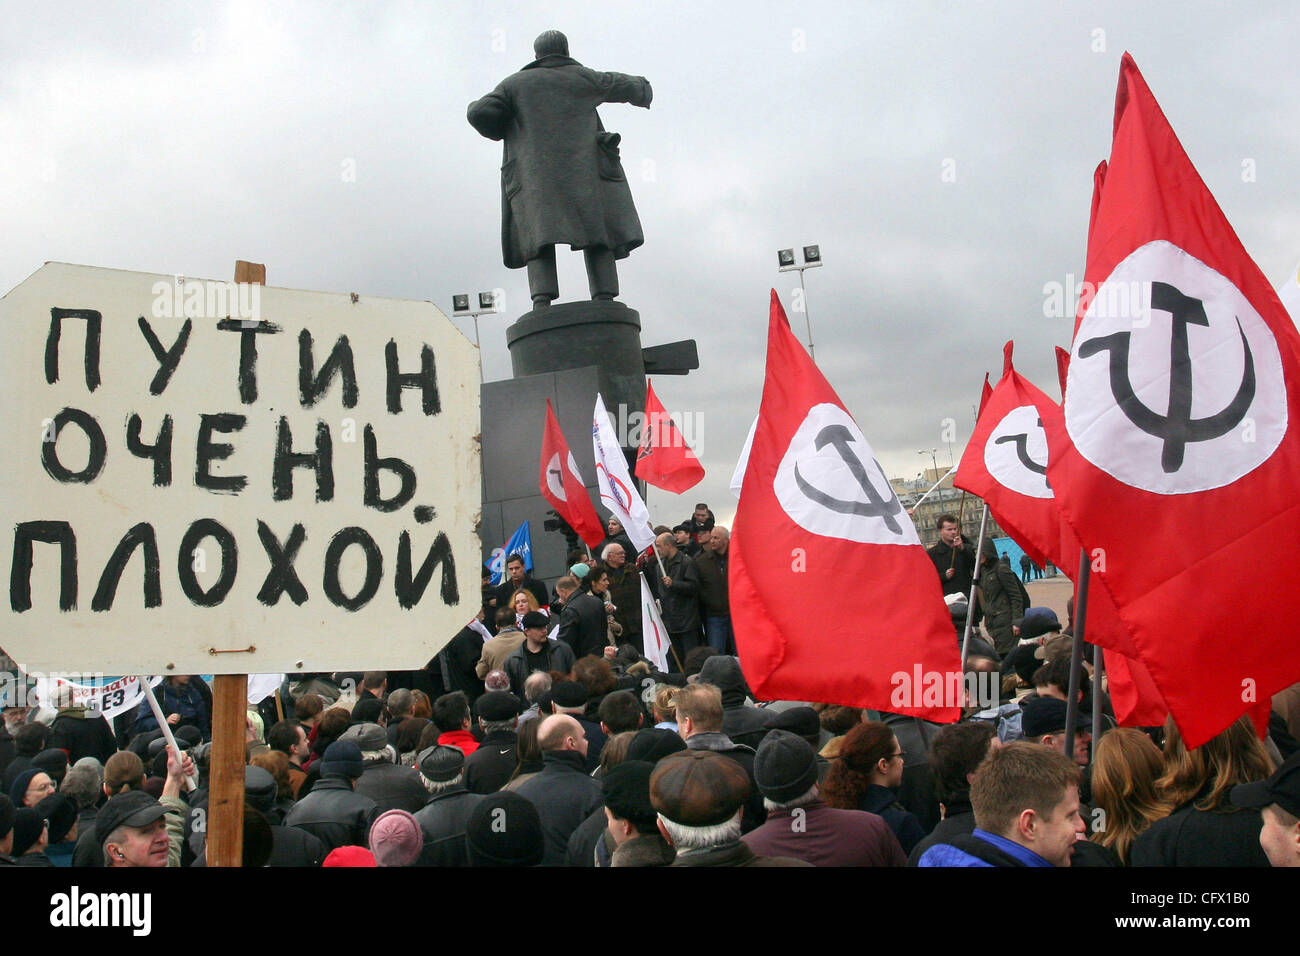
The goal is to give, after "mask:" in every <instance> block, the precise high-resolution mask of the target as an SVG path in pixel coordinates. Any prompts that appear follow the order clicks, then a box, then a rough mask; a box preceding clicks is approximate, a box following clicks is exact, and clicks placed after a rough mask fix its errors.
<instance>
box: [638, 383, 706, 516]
mask: <svg viewBox="0 0 1300 956" xmlns="http://www.w3.org/2000/svg"><path fill="white" fill-rule="evenodd" d="M636 476H637V477H638V478H640V479H641V480H642V481H645V482H648V483H649V484H652V485H654V486H655V487H656V488H663V489H664V490H665V491H671V492H672V493H673V494H675V495H680V494H681V493H682V492H684V491H688V490H689V489H691V488H693V487H694V486H695V485H698V484H699V483H700V480H701V479H702V478H703V477H704V466H703V465H701V464H700V460H699V459H698V458H696V457H695V452H693V451H691V448H690V446H689V445H687V444H686V440H685V439H684V438H682V433H681V432H679V431H678V430H677V426H676V425H675V424H673V419H672V416H671V415H669V414H668V413H667V412H666V411H664V407H663V405H662V403H660V401H659V396H658V395H656V394H655V390H654V389H653V388H651V387H650V380H649V379H646V383H645V424H644V425H642V426H641V447H640V448H638V449H637V453H636Z"/></svg>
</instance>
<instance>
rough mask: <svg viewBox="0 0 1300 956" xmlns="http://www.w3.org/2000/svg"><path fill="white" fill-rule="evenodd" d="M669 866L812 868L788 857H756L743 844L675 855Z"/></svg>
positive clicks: (732, 844) (809, 864) (801, 861)
mask: <svg viewBox="0 0 1300 956" xmlns="http://www.w3.org/2000/svg"><path fill="white" fill-rule="evenodd" d="M670 865H671V866H812V864H811V863H805V862H804V861H803V860H796V859H793V858H792V857H788V856H758V855H756V854H755V853H754V851H753V850H751V849H750V848H749V847H748V846H746V845H745V844H744V843H729V844H726V845H725V846H714V847H709V848H707V849H704V850H691V851H689V852H682V853H678V854H677V858H676V859H675V860H673V862H672V863H671V864H670Z"/></svg>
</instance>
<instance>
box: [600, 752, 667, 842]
mask: <svg viewBox="0 0 1300 956" xmlns="http://www.w3.org/2000/svg"><path fill="white" fill-rule="evenodd" d="M654 771H655V765H654V764H652V763H648V762H647V761H644V760H625V761H623V762H622V763H620V764H616V765H615V766H613V767H610V768H608V769H607V770H605V772H604V773H603V774H601V777H600V791H601V793H602V794H604V796H605V806H606V807H607V808H608V809H609V812H610V813H612V814H614V816H616V817H618V818H619V819H620V820H629V821H631V823H632V825H633V826H635V827H636V828H637V830H638V831H640V832H642V833H646V832H654V826H655V808H654V807H652V806H651V805H650V775H651V774H652V773H654Z"/></svg>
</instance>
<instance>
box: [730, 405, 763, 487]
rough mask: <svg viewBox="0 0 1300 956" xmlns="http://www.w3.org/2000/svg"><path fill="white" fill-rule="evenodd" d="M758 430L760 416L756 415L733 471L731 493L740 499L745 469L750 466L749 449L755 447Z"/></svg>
mask: <svg viewBox="0 0 1300 956" xmlns="http://www.w3.org/2000/svg"><path fill="white" fill-rule="evenodd" d="M756 431H758V416H757V415H755V416H754V422H753V424H751V425H750V426H749V434H748V435H746V436H745V447H744V448H742V449H740V460H739V461H737V462H736V470H735V471H733V472H732V473H731V493H732V494H733V495H735V496H736V500H737V501H739V500H740V486H741V485H742V484H744V481H745V469H746V468H748V467H749V450H750V449H751V448H753V447H754V432H756Z"/></svg>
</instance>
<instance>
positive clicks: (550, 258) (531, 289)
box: [528, 245, 560, 309]
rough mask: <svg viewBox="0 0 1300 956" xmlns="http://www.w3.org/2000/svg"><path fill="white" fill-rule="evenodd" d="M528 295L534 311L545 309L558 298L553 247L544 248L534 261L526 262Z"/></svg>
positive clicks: (558, 287)
mask: <svg viewBox="0 0 1300 956" xmlns="http://www.w3.org/2000/svg"><path fill="white" fill-rule="evenodd" d="M528 294H529V295H530V296H532V299H533V308H534V309H545V308H548V307H549V306H550V304H551V303H552V302H553V301H554V300H555V299H558V298H559V297H560V278H559V275H558V274H557V273H556V270H555V246H553V245H551V246H544V247H543V248H542V250H541V252H540V253H539V254H538V256H537V258H536V259H529V260H528Z"/></svg>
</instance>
